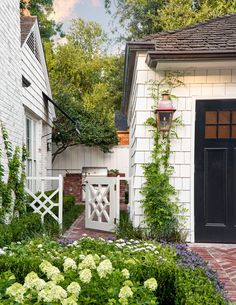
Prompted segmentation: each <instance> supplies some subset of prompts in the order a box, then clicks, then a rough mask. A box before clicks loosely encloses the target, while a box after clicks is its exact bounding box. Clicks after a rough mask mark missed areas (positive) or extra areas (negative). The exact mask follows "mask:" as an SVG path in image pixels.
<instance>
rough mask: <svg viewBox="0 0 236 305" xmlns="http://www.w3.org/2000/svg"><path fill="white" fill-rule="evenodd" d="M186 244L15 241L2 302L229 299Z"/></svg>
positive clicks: (1, 278) (6, 257)
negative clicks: (19, 242) (20, 242)
mask: <svg viewBox="0 0 236 305" xmlns="http://www.w3.org/2000/svg"><path fill="white" fill-rule="evenodd" d="M192 255H193V254H192V252H191V251H189V250H187V248H185V247H184V246H183V245H179V244H178V245H169V244H165V243H162V244H161V243H152V242H141V241H138V240H133V239H131V240H126V241H124V240H116V241H113V240H108V241H105V240H103V239H100V240H93V239H92V238H87V237H84V238H82V239H81V240H79V241H76V242H74V243H69V244H68V243H67V241H64V240H61V241H60V243H58V242H55V241H50V239H48V238H44V239H35V240H32V241H31V242H29V243H23V244H17V243H14V244H11V245H10V246H9V247H6V248H3V249H2V250H1V255H0V304H3V305H5V304H26V305H27V304H38V305H40V304H48V305H49V304H50V305H59V304H62V305H68V304H72V305H75V304H83V305H87V304H101V305H102V304H104V305H105V304H108V305H115V304H117V305H118V304H119V305H125V304H131V305H132V304H133V305H134V304H147V305H149V304H166V305H167V304H168V305H171V304H177V305H180V304H188V305H196V304H199V305H200V304H208V305H216V304H219V305H220V304H222V305H224V304H227V300H226V299H225V298H224V295H223V293H222V287H221V286H220V285H219V283H218V281H217V279H216V278H215V275H214V274H212V273H210V274H208V271H209V270H208V267H207V266H206V265H205V264H202V263H201V260H200V259H199V258H198V257H195V256H193V260H194V263H193V264H191V263H190V261H191V257H192Z"/></svg>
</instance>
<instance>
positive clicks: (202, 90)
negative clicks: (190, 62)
mask: <svg viewBox="0 0 236 305" xmlns="http://www.w3.org/2000/svg"><path fill="white" fill-rule="evenodd" d="M145 58H146V54H145V53H140V54H139V55H138V57H137V58H136V64H137V65H136V71H135V72H134V74H135V73H138V78H137V79H138V83H137V82H135V81H134V82H133V87H136V88H137V90H136V91H135V90H133V92H135V94H133V95H131V98H130V100H132V114H131V112H130V111H129V120H130V122H131V121H133V124H132V125H130V136H131V143H132V142H133V143H137V145H136V146H133V150H132V156H133V157H132V159H130V169H131V170H130V175H133V176H134V181H135V192H134V200H133V203H132V215H131V218H132V220H133V224H134V225H136V226H138V225H140V223H141V221H143V217H142V214H140V213H142V209H141V208H140V200H141V196H140V193H139V192H140V189H141V188H142V184H143V183H144V181H145V179H144V177H143V171H142V170H141V168H142V164H143V163H147V162H150V161H151V158H150V154H151V153H150V152H151V149H152V141H151V139H152V137H151V133H150V132H148V129H150V128H148V127H146V126H144V122H145V121H146V119H147V118H148V117H149V116H151V115H153V114H152V109H153V106H154V105H155V102H154V101H153V100H152V98H151V97H150V91H149V90H148V87H149V85H148V84H147V81H148V80H151V79H159V78H160V77H161V76H162V75H163V71H162V72H156V73H155V72H154V71H152V70H150V69H149V68H148V66H147V65H146V63H145ZM180 72H184V77H182V78H183V81H184V84H185V85H184V86H182V87H179V88H175V89H174V90H173V92H172V93H173V94H174V95H176V96H178V97H179V98H178V100H177V101H174V104H175V106H176V108H177V111H176V113H175V117H177V116H180V117H181V118H182V120H183V123H184V126H183V127H180V128H178V136H179V138H178V139H175V140H172V142H171V150H172V152H173V154H172V155H171V157H170V161H171V164H172V165H173V167H174V173H173V178H172V179H171V183H172V184H173V185H174V186H175V188H176V190H177V191H178V197H179V202H180V203H181V204H182V205H183V206H184V208H185V209H186V213H185V216H186V219H185V223H184V226H185V228H186V229H187V230H188V232H189V237H188V239H189V240H191V241H193V240H194V223H193V221H194V214H193V213H194V202H192V201H191V200H193V198H194V195H193V194H194V186H193V185H192V182H193V177H192V173H193V172H194V170H193V169H194V157H193V156H194V139H193V138H192V136H193V133H194V132H193V131H194V128H195V100H197V99H215V98H232V97H233V98H236V69H232V70H231V69H221V70H220V69H212V68H211V69H197V68H196V70H191V71H180ZM154 73H155V75H154ZM134 80H135V77H134ZM135 105H136V106H135ZM145 107H146V108H145ZM133 117H135V118H136V120H135V121H134V120H132V118H133ZM148 140H150V141H149V148H150V149H149V151H148V150H147V148H148Z"/></svg>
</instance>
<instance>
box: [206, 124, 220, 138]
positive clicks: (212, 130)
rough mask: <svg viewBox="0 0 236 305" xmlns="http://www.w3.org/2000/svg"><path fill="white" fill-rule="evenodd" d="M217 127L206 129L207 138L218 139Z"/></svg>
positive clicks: (207, 127)
mask: <svg viewBox="0 0 236 305" xmlns="http://www.w3.org/2000/svg"><path fill="white" fill-rule="evenodd" d="M216 130H217V126H206V127H205V138H206V139H216V134H217V133H216V132H217V131H216Z"/></svg>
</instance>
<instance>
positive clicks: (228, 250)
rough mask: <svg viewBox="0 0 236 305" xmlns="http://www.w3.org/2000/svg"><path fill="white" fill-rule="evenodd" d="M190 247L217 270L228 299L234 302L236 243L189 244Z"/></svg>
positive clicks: (235, 294) (235, 296) (235, 290)
mask: <svg viewBox="0 0 236 305" xmlns="http://www.w3.org/2000/svg"><path fill="white" fill-rule="evenodd" d="M190 248H191V249H192V250H193V251H194V252H196V253H198V254H199V255H200V256H201V257H202V258H203V259H204V260H206V261H207V262H208V263H209V266H210V267H211V268H212V269H213V270H215V271H217V273H218V275H219V279H220V281H221V282H222V283H224V284H225V290H226V291H227V293H228V297H229V299H230V301H232V302H236V245H228V244H190Z"/></svg>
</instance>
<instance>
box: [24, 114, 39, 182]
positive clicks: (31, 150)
mask: <svg viewBox="0 0 236 305" xmlns="http://www.w3.org/2000/svg"><path fill="white" fill-rule="evenodd" d="M36 126H37V123H36V121H35V120H33V119H32V118H30V117H26V148H27V152H28V158H27V164H26V173H27V176H29V177H32V176H36V174H37V155H36V144H37V143H36Z"/></svg>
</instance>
